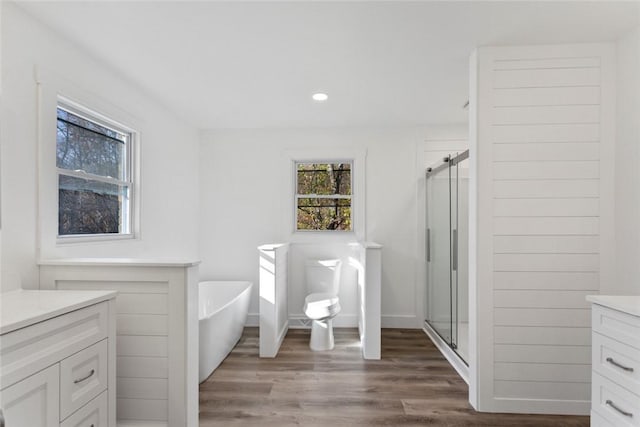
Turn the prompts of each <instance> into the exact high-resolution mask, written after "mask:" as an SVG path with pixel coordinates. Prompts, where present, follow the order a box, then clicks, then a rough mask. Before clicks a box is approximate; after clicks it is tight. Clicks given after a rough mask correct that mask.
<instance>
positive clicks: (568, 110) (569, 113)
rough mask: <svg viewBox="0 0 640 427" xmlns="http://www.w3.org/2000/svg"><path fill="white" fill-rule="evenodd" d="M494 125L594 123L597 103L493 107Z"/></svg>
mask: <svg viewBox="0 0 640 427" xmlns="http://www.w3.org/2000/svg"><path fill="white" fill-rule="evenodd" d="M493 116H494V119H493V120H494V121H493V124H494V125H516V124H517V125H520V124H525V125H528V124H542V125H548V124H558V123H559V124H564V123H595V122H597V121H598V117H599V116H600V107H599V106H598V105H536V106H526V107H519V106H515V107H511V106H501V107H494V112H493Z"/></svg>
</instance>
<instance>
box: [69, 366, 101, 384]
mask: <svg viewBox="0 0 640 427" xmlns="http://www.w3.org/2000/svg"><path fill="white" fill-rule="evenodd" d="M95 373H96V370H95V369H92V370H91V372H89V374H87V376H86V377H82V378H78V379H77V380H73V383H74V384H78V383H81V382H82V381H85V380H88V379H89V378H91V376H92V375H93V374H95Z"/></svg>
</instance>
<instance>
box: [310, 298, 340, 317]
mask: <svg viewBox="0 0 640 427" xmlns="http://www.w3.org/2000/svg"><path fill="white" fill-rule="evenodd" d="M340 309H341V307H340V300H339V299H338V297H337V296H336V295H333V294H327V293H314V294H309V295H307V297H306V298H305V299H304V314H305V315H306V316H307V317H308V318H310V319H313V320H318V319H327V318H333V317H335V316H336V315H337V314H338V313H339V312H340Z"/></svg>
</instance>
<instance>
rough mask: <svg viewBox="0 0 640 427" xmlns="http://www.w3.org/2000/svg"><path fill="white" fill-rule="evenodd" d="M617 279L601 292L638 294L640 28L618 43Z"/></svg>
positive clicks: (639, 265) (639, 255)
mask: <svg viewBox="0 0 640 427" xmlns="http://www.w3.org/2000/svg"><path fill="white" fill-rule="evenodd" d="M617 57H618V67H617V105H616V106H617V111H616V149H615V153H616V176H615V179H616V192H615V205H616V218H615V221H616V272H617V274H616V279H615V280H614V281H612V282H611V283H603V289H602V293H607V294H619V295H640V281H639V278H640V262H638V260H640V27H638V28H636V29H635V30H633V31H631V32H630V33H629V34H627V35H626V36H625V37H623V38H621V39H620V40H619V41H618V44H617Z"/></svg>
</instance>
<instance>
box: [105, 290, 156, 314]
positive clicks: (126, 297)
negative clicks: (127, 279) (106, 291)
mask: <svg viewBox="0 0 640 427" xmlns="http://www.w3.org/2000/svg"><path fill="white" fill-rule="evenodd" d="M119 296H120V298H118V300H117V301H116V312H117V313H118V314H167V312H168V304H167V294H161V293H158V294H151V293H147V294H142V293H140V294H132V293H121V294H120V295H119Z"/></svg>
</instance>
